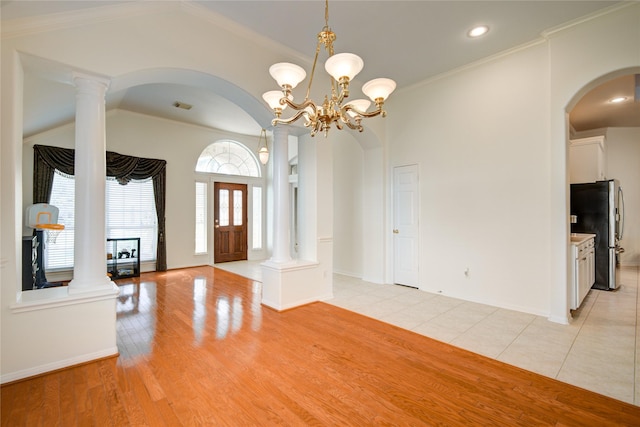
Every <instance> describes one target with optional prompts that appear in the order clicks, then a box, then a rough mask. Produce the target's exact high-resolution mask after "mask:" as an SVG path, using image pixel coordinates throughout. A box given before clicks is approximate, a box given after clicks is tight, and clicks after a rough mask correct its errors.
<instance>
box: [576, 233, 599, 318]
mask: <svg viewBox="0 0 640 427" xmlns="http://www.w3.org/2000/svg"><path fill="white" fill-rule="evenodd" d="M594 238H595V234H574V235H572V236H571V240H572V244H571V252H572V255H573V268H572V273H573V283H572V286H571V293H570V294H571V304H570V305H571V309H572V310H575V309H577V308H578V307H580V304H582V301H583V300H584V298H585V297H586V296H587V294H588V293H589V290H590V289H591V286H593V284H594V283H595V277H596V271H595V239H594Z"/></svg>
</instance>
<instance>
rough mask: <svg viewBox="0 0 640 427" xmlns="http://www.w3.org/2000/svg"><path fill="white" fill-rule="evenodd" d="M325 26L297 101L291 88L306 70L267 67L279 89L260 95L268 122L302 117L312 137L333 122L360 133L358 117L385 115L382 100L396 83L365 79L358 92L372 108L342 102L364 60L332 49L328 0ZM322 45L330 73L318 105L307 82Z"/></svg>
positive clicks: (361, 102) (357, 102)
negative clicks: (269, 114)
mask: <svg viewBox="0 0 640 427" xmlns="http://www.w3.org/2000/svg"><path fill="white" fill-rule="evenodd" d="M324 20H325V25H324V27H323V28H322V31H320V32H319V33H318V43H317V45H316V53H315V57H314V58H313V67H312V68H311V77H310V78H309V84H308V86H307V93H306V95H305V97H304V100H303V101H302V102H301V103H299V104H298V103H295V102H293V95H292V94H291V91H292V89H294V88H295V87H296V86H297V85H298V84H299V83H300V82H301V81H302V80H304V79H305V77H306V75H307V73H306V72H305V71H304V69H303V68H302V67H300V66H298V65H295V64H291V63H288V62H281V63H278V64H274V65H272V66H271V67H270V68H269V73H270V74H271V77H273V78H274V79H275V80H276V82H277V83H278V86H280V87H281V90H273V91H269V92H266V93H264V94H263V95H262V98H263V99H264V100H265V101H266V102H267V104H269V107H271V108H272V109H273V112H274V114H275V116H276V117H275V118H274V119H273V120H272V122H271V124H272V125H274V126H276V125H277V124H279V123H281V124H290V123H293V122H295V121H296V120H298V119H300V118H304V120H305V122H304V125H305V126H306V127H308V128H310V129H311V136H315V134H316V133H318V132H323V133H324V136H325V137H326V136H327V134H328V132H329V129H330V128H331V125H332V124H333V123H335V125H336V127H337V128H338V129H342V128H343V126H344V125H347V127H349V128H350V129H355V130H358V131H359V132H362V130H363V127H362V124H361V122H362V119H363V118H369V117H375V116H378V115H381V116H382V117H385V116H386V114H387V113H386V112H385V111H384V110H383V109H382V106H383V105H384V101H385V100H386V99H387V97H388V96H389V95H390V94H391V92H393V91H394V89H395V88H396V83H395V82H394V81H393V80H391V79H387V78H378V79H373V80H371V81H368V82H367V83H365V84H364V85H363V86H362V92H363V93H364V94H365V95H366V96H368V97H369V98H370V99H371V101H373V102H374V103H375V106H376V107H375V109H374V110H373V111H370V112H369V111H367V109H368V108H369V106H370V105H371V102H370V101H369V100H367V99H356V100H353V101H350V102H347V103H343V102H344V100H345V98H347V97H348V96H349V82H350V81H351V80H353V78H354V77H355V76H356V75H357V74H358V73H359V72H360V71H361V70H362V68H363V67H364V61H363V60H362V59H361V58H360V57H359V56H358V55H355V54H353V53H338V54H335V53H334V51H333V42H334V41H335V39H336V35H335V33H334V32H333V31H331V28H330V27H329V0H325V11H324ZM322 45H324V47H325V50H326V51H327V53H328V55H329V58H328V59H327V61H326V62H325V65H324V68H325V70H326V71H327V73H329V75H330V76H331V92H330V95H325V97H324V101H323V102H322V103H321V104H318V103H317V102H314V101H313V100H311V99H309V96H310V92H311V85H312V84H313V75H314V73H315V70H316V64H317V62H318V54H319V52H320V47H321V46H322ZM287 107H291V108H292V109H294V110H295V111H296V112H295V113H294V114H293V116H291V117H289V118H287V119H283V118H281V115H282V111H283V110H284V109H285V108H287Z"/></svg>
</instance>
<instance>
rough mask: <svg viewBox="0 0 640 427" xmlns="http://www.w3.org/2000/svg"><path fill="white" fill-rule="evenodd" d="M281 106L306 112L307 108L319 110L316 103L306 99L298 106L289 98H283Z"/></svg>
mask: <svg viewBox="0 0 640 427" xmlns="http://www.w3.org/2000/svg"><path fill="white" fill-rule="evenodd" d="M280 104H282V105H285V104H286V105H288V106H289V107H291V108H293V109H294V110H304V109H305V108H307V107H311V108H313V111H316V110H317V106H316V104H315V102H313V100H311V99H308V98H306V99H305V100H304V101H303V102H302V103H301V104H296V103H295V102H293V101H291V100H290V99H289V98H287V97H282V98H281V99H280Z"/></svg>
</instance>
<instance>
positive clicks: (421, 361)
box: [1, 267, 640, 427]
mask: <svg viewBox="0 0 640 427" xmlns="http://www.w3.org/2000/svg"><path fill="white" fill-rule="evenodd" d="M119 285H120V288H121V295H120V297H119V298H118V301H117V306H118V325H117V328H118V348H119V350H120V356H119V357H117V358H115V357H114V358H109V359H105V360H101V361H97V362H92V363H88V364H85V365H82V366H77V367H73V368H68V369H64V370H61V371H59V372H55V373H51V374H48V375H43V376H39V377H37V378H33V379H28V380H24V381H19V382H15V383H13V384H8V385H4V386H2V395H1V398H2V400H1V405H2V408H1V409H2V415H1V419H2V426H29V427H31V426H56V425H57V426H84V425H95V426H103V425H104V426H129V425H136V426H142V425H149V426H197V425H214V426H271V425H287V426H307V425H319V426H368V425H396V426H404V425H452V426H456V425H464V426H470V425H478V426H487V425H499V426H537V425H542V426H547V425H548V426H573V425H576V426H577V425H581V426H585V425H586V426H608V425H621V426H638V425H640V407H638V406H633V405H630V404H627V403H623V402H620V401H617V400H614V399H611V398H608V397H605V396H602V395H598V394H595V393H593V392H590V391H586V390H583V389H580V388H577V387H575V386H571V385H568V384H565V383H561V382H559V381H557V380H554V379H551V378H548V377H544V376H541V375H537V374H534V373H531V372H528V371H525V370H523V369H520V368H516V367H513V366H510V365H507V364H504V363H501V362H499V361H496V360H493V359H489V358H486V357H483V356H479V355H477V354H474V353H471V352H469V351H466V350H462V349H460V348H456V347H453V346H451V345H448V344H445V343H441V342H438V341H435V340H433V339H430V338H428V337H425V336H422V335H419V334H416V333H414V332H411V331H407V330H404V329H400V328H398V327H396V326H393V325H390V324H386V323H382V322H380V321H377V320H374V319H371V318H367V317H364V316H361V315H359V314H356V313H353V312H350V311H347V310H344V309H341V308H339V307H335V306H332V305H329V304H324V303H315V304H310V305H307V306H304V307H300V308H296V309H293V310H289V311H286V312H282V313H278V312H276V311H273V310H270V309H268V308H265V307H263V306H262V305H261V304H260V291H261V287H260V283H258V282H254V281H251V280H249V279H245V278H242V277H240V276H237V275H235V274H233V273H229V272H226V271H223V270H220V269H215V268H212V267H198V268H191V269H184V270H174V271H169V272H166V273H147V274H143V275H142V277H141V278H139V279H129V280H121V281H119Z"/></svg>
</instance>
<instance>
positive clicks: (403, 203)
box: [393, 165, 419, 287]
mask: <svg viewBox="0 0 640 427" xmlns="http://www.w3.org/2000/svg"><path fill="white" fill-rule="evenodd" d="M418 209H419V205H418V165H409V166H399V167H396V168H394V170H393V281H394V283H397V284H401V285H406V286H413V287H418V285H419V275H418V260H419V239H418V236H419V228H418V214H419V211H418Z"/></svg>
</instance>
